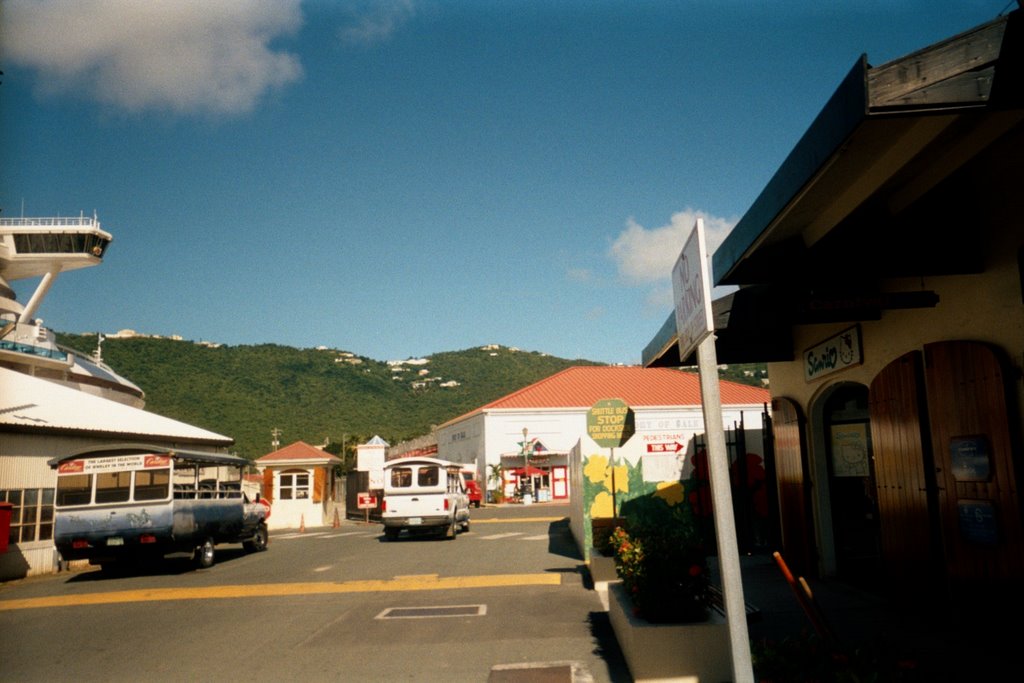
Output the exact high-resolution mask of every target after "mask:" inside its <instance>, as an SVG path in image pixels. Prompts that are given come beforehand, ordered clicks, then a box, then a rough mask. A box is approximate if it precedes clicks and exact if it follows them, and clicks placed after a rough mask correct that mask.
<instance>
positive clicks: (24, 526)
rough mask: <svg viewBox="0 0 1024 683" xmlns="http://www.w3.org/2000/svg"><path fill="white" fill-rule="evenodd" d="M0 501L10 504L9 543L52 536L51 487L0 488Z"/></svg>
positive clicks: (25, 541) (46, 539)
mask: <svg viewBox="0 0 1024 683" xmlns="http://www.w3.org/2000/svg"><path fill="white" fill-rule="evenodd" d="M0 501H3V502H6V503H10V504H11V505H12V508H11V531H10V535H9V536H8V539H7V540H8V542H9V543H31V542H33V541H48V540H50V539H51V538H53V489H0Z"/></svg>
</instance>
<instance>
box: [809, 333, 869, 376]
mask: <svg viewBox="0 0 1024 683" xmlns="http://www.w3.org/2000/svg"><path fill="white" fill-rule="evenodd" d="M863 362H864V356H863V354H862V352H861V347H860V327H858V326H857V325H854V326H853V327H850V328H847V329H845V330H843V331H842V332H840V333H839V334H837V335H835V336H834V337H829V338H828V339H826V340H825V341H823V342H821V343H820V344H817V345H815V346H812V347H811V348H809V349H807V350H806V351H804V379H805V380H806V381H808V382H810V381H812V380H816V379H820V378H822V377H825V376H826V375H831V374H832V373H834V372H839V371H840V370H845V369H847V368H849V367H852V366H854V365H860V364H861V363H863Z"/></svg>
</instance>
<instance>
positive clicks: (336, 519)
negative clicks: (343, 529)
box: [333, 508, 341, 529]
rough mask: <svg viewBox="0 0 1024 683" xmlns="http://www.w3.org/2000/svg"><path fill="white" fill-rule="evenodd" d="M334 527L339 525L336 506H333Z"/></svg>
mask: <svg viewBox="0 0 1024 683" xmlns="http://www.w3.org/2000/svg"><path fill="white" fill-rule="evenodd" d="M333 526H334V528H335V529H337V528H338V527H340V526H341V520H340V519H338V508H334V525H333Z"/></svg>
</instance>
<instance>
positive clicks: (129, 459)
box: [57, 454, 171, 474]
mask: <svg viewBox="0 0 1024 683" xmlns="http://www.w3.org/2000/svg"><path fill="white" fill-rule="evenodd" d="M170 466H171V458H170V456H167V455H154V454H139V455H114V456H110V457H107V458H90V459H85V460H70V461H68V462H64V463H61V464H60V466H59V467H58V468H57V474H89V473H92V472H123V471H125V470H143V469H149V468H151V467H170Z"/></svg>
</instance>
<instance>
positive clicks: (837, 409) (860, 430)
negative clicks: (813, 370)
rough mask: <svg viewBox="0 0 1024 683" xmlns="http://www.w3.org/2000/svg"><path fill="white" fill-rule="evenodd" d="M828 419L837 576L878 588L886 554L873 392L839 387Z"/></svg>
mask: <svg viewBox="0 0 1024 683" xmlns="http://www.w3.org/2000/svg"><path fill="white" fill-rule="evenodd" d="M822 417H823V418H824V426H825V456H826V461H827V467H828V495H829V507H830V509H831V518H832V538H833V544H834V549H835V562H836V575H837V576H838V577H840V578H842V579H843V580H845V581H848V582H850V583H853V584H856V585H860V586H863V587H866V588H870V587H875V586H877V585H878V583H879V581H880V580H881V573H880V570H881V564H882V552H881V531H880V525H879V514H878V494H877V488H876V486H875V470H874V459H873V458H872V449H871V424H870V411H869V407H868V389H867V387H865V386H863V385H860V384H843V385H840V386H838V387H836V388H835V390H834V391H833V392H832V393H830V394H829V396H828V397H827V398H826V399H825V403H824V406H823V409H822Z"/></svg>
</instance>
